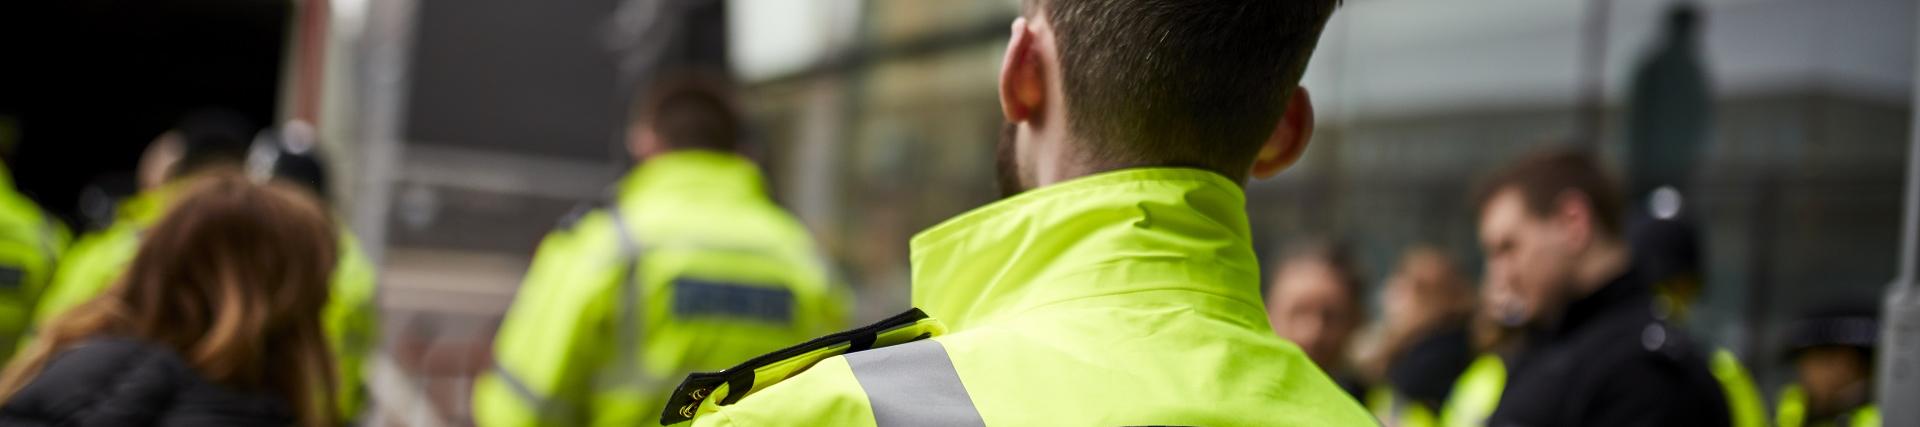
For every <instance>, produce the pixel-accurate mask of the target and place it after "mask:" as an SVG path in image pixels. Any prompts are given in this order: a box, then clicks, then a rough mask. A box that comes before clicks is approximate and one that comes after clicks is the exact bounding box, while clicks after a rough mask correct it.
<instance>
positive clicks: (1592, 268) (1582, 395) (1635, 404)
mask: <svg viewBox="0 0 1920 427" xmlns="http://www.w3.org/2000/svg"><path fill="white" fill-rule="evenodd" d="M1621 203H1622V201H1621V199H1620V196H1619V193H1618V191H1617V190H1615V187H1614V184H1613V183H1612V182H1610V181H1609V180H1608V178H1607V176H1606V175H1605V174H1604V173H1602V172H1601V170H1600V166H1599V164H1598V162H1597V161H1595V159H1594V158H1593V157H1592V156H1590V155H1588V154H1585V153H1582V152H1576V151H1545V152H1540V153H1535V154H1533V155H1529V156H1526V157H1523V158H1521V159H1520V160H1519V161H1518V162H1515V163H1513V164H1512V165H1510V166H1508V167H1507V168H1505V169H1503V170H1501V171H1499V172H1498V173H1497V174H1495V175H1494V176H1493V178H1492V179H1491V180H1490V181H1488V182H1487V184H1486V185H1485V186H1484V187H1483V188H1482V193H1481V197H1480V198H1479V200H1478V202H1477V206H1478V209H1479V212H1480V214H1479V226H1480V227H1479V228H1480V245H1481V248H1482V250H1484V251H1485V253H1486V269H1485V272H1486V275H1487V285H1488V286H1494V287H1500V288H1505V289H1509V290H1511V291H1513V292H1516V293H1518V294H1520V295H1521V298H1520V299H1521V300H1522V301H1526V303H1527V304H1528V305H1529V306H1528V307H1526V308H1525V311H1526V312H1528V313H1530V314H1529V315H1528V316H1526V317H1527V318H1529V319H1531V321H1530V322H1529V323H1528V324H1527V325H1526V327H1527V329H1528V330H1529V333H1530V334H1531V336H1529V337H1528V340H1527V342H1526V344H1525V347H1524V348H1523V349H1522V351H1521V353H1520V355H1519V356H1518V357H1517V358H1516V359H1515V360H1511V361H1510V363H1509V366H1510V369H1509V372H1510V376H1509V381H1508V383H1507V386H1506V391H1505V393H1504V394H1503V395H1502V397H1501V400H1500V405H1499V408H1498V409H1497V410H1495V412H1494V414H1493V417H1492V419H1491V420H1490V421H1489V425H1493V426H1548V425H1552V426H1622V425H1634V426H1652V425H1676V426H1724V425H1728V423H1729V420H1728V417H1727V415H1728V414H1727V411H1726V408H1727V404H1726V401H1725V399H1724V397H1723V396H1722V394H1721V391H1720V387H1719V384H1718V383H1717V382H1716V381H1715V379H1714V376H1713V374H1712V373H1711V371H1710V370H1709V369H1708V367H1707V357H1708V353H1707V352H1706V351H1704V350H1702V349H1700V348H1699V347H1698V346H1696V345H1695V344H1694V343H1692V342H1691V340H1690V339H1689V338H1688V336H1687V334H1686V333H1685V332H1684V331H1683V330H1681V329H1678V328H1671V327H1668V325H1666V324H1665V323H1664V322H1663V321H1661V320H1660V319H1658V318H1656V317H1655V316H1654V313H1653V310H1652V302H1651V298H1652V296H1651V292H1650V291H1649V287H1648V286H1647V285H1646V284H1645V282H1644V281H1645V280H1646V279H1644V278H1643V277H1641V276H1640V275H1639V274H1638V273H1637V272H1636V271H1635V269H1634V266H1633V264H1632V256H1631V254H1630V251H1629V250H1628V247H1627V243H1626V241H1625V239H1624V238H1623V236H1622V235H1621V226H1622V224H1621V223H1620V219H1619V216H1620V214H1621V213H1622V212H1624V210H1623V209H1621V208H1620V205H1621Z"/></svg>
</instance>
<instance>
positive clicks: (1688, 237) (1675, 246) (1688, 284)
mask: <svg viewBox="0 0 1920 427" xmlns="http://www.w3.org/2000/svg"><path fill="white" fill-rule="evenodd" d="M1668 191H1671V190H1668ZM1661 198H1662V197H1661V196H1655V199H1656V200H1655V201H1654V202H1652V203H1651V204H1652V205H1662V204H1665V203H1677V202H1678V201H1676V200H1659V199H1661ZM1674 209H1676V208H1674V207H1672V206H1655V207H1653V208H1652V209H1635V210H1634V212H1633V213H1631V214H1630V215H1629V216H1630V217H1631V218H1633V220H1632V223H1631V225H1629V227H1628V228H1629V230H1628V233H1629V236H1628V240H1629V246H1630V247H1631V250H1632V251H1633V257H1634V265H1635V266H1636V268H1637V273H1638V274H1639V275H1640V276H1641V277H1642V278H1643V279H1642V280H1643V282H1644V283H1645V285H1646V286H1649V287H1651V289H1650V291H1651V292H1652V294H1653V299H1652V301H1651V303H1652V304H1653V306H1652V307H1651V309H1652V312H1653V315H1654V317H1655V318H1658V319H1661V320H1663V321H1666V322H1667V323H1668V324H1669V325H1672V326H1674V327H1677V328H1683V329H1684V328H1686V327H1687V326H1689V323H1688V321H1689V320H1690V319H1691V318H1692V313H1693V310H1694V305H1695V304H1696V303H1697V302H1698V301H1700V299H1701V295H1702V293H1703V292H1705V287H1706V272H1705V271H1704V269H1703V268H1701V259H1703V258H1704V254H1702V250H1701V246H1702V242H1701V241H1700V231H1699V229H1698V227H1697V226H1695V225H1694V224H1693V222H1692V220H1691V219H1690V218H1691V217H1689V216H1685V215H1682V214H1680V213H1676V212H1678V211H1675V210H1674ZM1655 210H1657V211H1658V212H1653V211H1655ZM1699 345H1700V347H1701V348H1702V349H1710V351H1712V355H1711V356H1709V359H1708V367H1709V368H1710V369H1712V371H1713V376H1714V380H1715V381H1717V382H1718V383H1719V384H1720V391H1721V393H1722V394H1724V395H1725V396H1726V400H1727V405H1728V408H1727V409H1728V411H1729V412H1728V414H1729V416H1731V417H1732V422H1733V425H1734V426H1736V427H1763V426H1765V425H1767V412H1766V411H1767V409H1766V405H1767V404H1766V401H1765V400H1764V399H1763V398H1762V397H1761V396H1760V390H1759V388H1758V387H1757V386H1756V385H1755V384H1754V381H1753V376H1752V375H1751V374H1750V373H1748V371H1747V368H1746V365H1745V364H1742V363H1741V362H1740V358H1739V357H1738V356H1736V355H1735V354H1734V353H1733V350H1730V349H1728V348H1726V347H1722V346H1718V345H1712V344H1709V343H1708V342H1706V341H1705V340H1702V341H1701V342H1700V344H1699Z"/></svg>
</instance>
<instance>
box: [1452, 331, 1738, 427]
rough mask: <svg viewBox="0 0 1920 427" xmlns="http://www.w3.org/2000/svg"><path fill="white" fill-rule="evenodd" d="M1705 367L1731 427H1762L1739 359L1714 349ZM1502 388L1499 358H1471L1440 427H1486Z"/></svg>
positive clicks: (1503, 369) (1503, 364) (1502, 369)
mask: <svg viewBox="0 0 1920 427" xmlns="http://www.w3.org/2000/svg"><path fill="white" fill-rule="evenodd" d="M1708 367H1709V368H1710V369H1712V371H1713V376H1714V379H1716V380H1719V383H1720V389H1721V392H1723V393H1725V394H1726V398H1727V411H1728V415H1729V416H1728V417H1727V419H1728V420H1731V421H1732V422H1733V426H1734V427H1765V426H1766V425H1767V415H1766V404H1765V403H1762V402H1761V401H1760V392H1759V389H1757V388H1755V387H1754V385H1753V377H1752V376H1749V375H1748V374H1747V368H1746V367H1745V366H1743V365H1741V364H1740V358H1739V357H1736V356H1734V355H1733V352H1732V351H1729V350H1727V349H1724V348H1721V349H1715V350H1714V352H1713V359H1712V360H1711V361H1710V362H1709V366H1708ZM1506 387H1507V365H1506V362H1505V361H1502V360H1501V359H1500V356H1497V355H1493V354H1485V355H1481V356H1480V358H1478V359H1474V361H1473V364H1472V365H1470V366H1468V367H1467V371H1466V372H1463V373H1461V374H1460V379H1459V380H1456V381H1455V382H1454V386H1453V394H1452V395H1451V396H1452V397H1450V398H1448V399H1447V403H1446V408H1445V409H1444V410H1443V411H1442V413H1441V420H1442V421H1443V424H1444V425H1446V426H1447V427H1473V426H1484V425H1486V423H1487V417H1489V416H1492V415H1493V410H1494V408H1495V407H1496V406H1498V405H1499V404H1500V393H1501V392H1502V391H1504V390H1505V389H1506Z"/></svg>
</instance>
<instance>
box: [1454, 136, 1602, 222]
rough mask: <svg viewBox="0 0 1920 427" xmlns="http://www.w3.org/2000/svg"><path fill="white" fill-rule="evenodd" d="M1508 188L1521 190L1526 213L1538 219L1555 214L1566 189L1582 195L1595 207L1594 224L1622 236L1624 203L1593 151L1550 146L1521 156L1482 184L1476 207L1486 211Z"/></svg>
mask: <svg viewBox="0 0 1920 427" xmlns="http://www.w3.org/2000/svg"><path fill="white" fill-rule="evenodd" d="M1508 189H1513V190H1517V191H1519V194H1520V200H1521V203H1522V204H1523V205H1525V206H1526V210H1527V213H1528V214H1530V215H1533V216H1534V217H1536V218H1538V217H1545V216H1548V215H1552V214H1553V209H1554V203H1555V201H1557V200H1558V199H1559V197H1560V194H1562V193H1564V192H1567V191H1572V192H1574V193H1576V194H1579V195H1580V197H1584V198H1586V199H1587V206H1589V207H1591V208H1592V209H1593V212H1591V214H1592V216H1593V223H1594V226H1595V227H1598V228H1599V229H1600V230H1601V231H1602V232H1605V233H1606V234H1607V235H1608V236H1610V237H1613V238H1615V239H1619V238H1621V224H1620V216H1621V215H1622V213H1623V211H1622V206H1623V205H1624V204H1625V202H1624V201H1622V200H1621V198H1620V190H1619V188H1618V187H1617V186H1616V185H1615V184H1614V183H1613V179H1612V178H1610V177H1609V176H1608V175H1607V173H1606V172H1605V171H1603V170H1601V168H1600V161H1599V159H1598V158H1595V157H1594V155H1593V154H1592V153H1591V152H1588V151H1586V150H1580V149H1571V148H1551V149H1546V150H1541V151H1536V152H1532V153H1529V154H1526V155H1524V156H1521V157H1520V158H1519V159H1518V160H1515V161H1514V162H1512V163H1510V164H1508V165H1507V166H1506V167H1504V168H1502V169H1500V170H1498V171H1496V172H1495V173H1494V174H1493V175H1491V176H1489V177H1488V178H1487V179H1486V181H1484V182H1482V183H1481V184H1480V187H1479V189H1478V190H1477V191H1476V194H1475V196H1474V210H1475V211H1476V212H1483V213H1484V212H1485V210H1486V209H1487V203H1489V202H1492V201H1493V198H1494V196H1497V195H1499V194H1500V193H1501V192H1503V191H1506V190H1508Z"/></svg>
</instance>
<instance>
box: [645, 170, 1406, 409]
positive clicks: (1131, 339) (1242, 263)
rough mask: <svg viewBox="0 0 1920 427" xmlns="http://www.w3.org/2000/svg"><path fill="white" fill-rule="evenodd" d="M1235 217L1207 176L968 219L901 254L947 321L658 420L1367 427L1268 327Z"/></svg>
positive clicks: (1225, 186) (1155, 179) (811, 348)
mask: <svg viewBox="0 0 1920 427" xmlns="http://www.w3.org/2000/svg"><path fill="white" fill-rule="evenodd" d="M1245 205H1246V196H1245V194H1244V193H1243V191H1242V189H1241V187H1240V185H1239V184H1238V183H1235V182H1232V181H1230V180H1228V179H1227V178H1225V177H1223V176H1220V175H1218V174H1214V173H1211V172H1205V171H1200V170H1193V169H1174V168H1141V169H1128V170H1122V171H1116V172H1109V173H1104V174H1099V175H1095V176H1089V177H1083V178H1080V179H1076V180H1073V181H1070V182H1065V183H1060V184H1057V185H1051V186H1047V187H1043V188H1040V189H1036V190H1033V191H1030V192H1027V193H1026V194H1023V195H1020V196H1016V197H1013V198H1009V199H1006V200H1002V201H1000V202H997V203H994V204H991V205H988V206H986V207H982V208H980V209H976V210H974V211H973V212H970V213H967V214H965V215H961V216H959V217H956V218H954V219H952V220H949V221H947V222H946V223H943V224H941V225H938V226H935V227H933V228H932V229H929V230H927V231H925V232H923V233H921V234H920V235H918V236H915V237H914V238H913V241H912V251H913V252H912V255H911V261H912V263H913V273H912V274H913V283H914V284H913V286H914V289H913V302H914V304H915V305H916V306H918V307H920V309H924V310H925V313H927V314H930V315H931V316H932V317H933V318H936V319H942V320H944V323H941V322H935V321H933V320H931V319H922V318H921V317H924V316H920V315H919V310H915V311H912V312H909V313H908V314H905V315H902V317H899V318H895V319H891V320H890V321H889V322H883V323H882V324H880V325H876V326H873V327H868V328H863V329H860V330H855V331H850V332H848V333H843V334H837V335H834V336H829V337H825V338H822V339H820V340H817V341H814V342H810V343H808V344H807V345H803V346H799V347H794V348H790V349H787V350H782V351H780V352H777V353H774V354H770V355H767V356H763V357H762V358H759V359H755V360H753V361H750V362H748V363H745V364H742V365H740V366H736V367H734V368H731V369H728V370H726V371H721V372H716V373H710V374H696V375H694V376H692V377H689V378H688V380H687V381H686V382H685V383H682V386H681V387H680V388H679V389H678V391H677V392H676V393H675V395H674V400H673V401H671V402H669V403H668V406H667V407H666V408H663V411H662V414H661V415H662V419H661V421H662V422H663V423H669V424H671V423H679V422H685V421H688V420H689V418H691V420H692V421H693V424H695V425H702V426H726V425H754V426H757V425H807V426H812V425H832V426H901V425H1022V426H1025V425H1047V426H1053V425H1098V426H1115V425H1167V424H1171V425H1206V426H1235V425H1260V426H1266V425H1313V426H1370V425H1374V423H1375V422H1374V419H1373V417H1372V416H1370V415H1368V413H1367V411H1366V410H1365V409H1364V408H1362V407H1361V406H1360V404H1359V403H1358V402H1355V401H1354V399H1353V398H1352V397H1350V396H1348V395H1347V393H1346V392H1343V391H1341V389H1340V388H1339V387H1338V386H1335V385H1334V383H1333V381H1332V380H1331V379H1329V378H1328V377H1327V375H1326V374H1325V373H1323V372H1322V371H1321V370H1320V369H1319V368H1317V367H1315V366H1314V365H1313V363H1312V362H1311V361H1309V360H1308V359H1307V358H1306V356H1305V355H1304V353H1302V352H1301V351H1300V349H1299V348H1298V347H1296V346H1295V345H1293V344H1291V343H1288V342H1286V341H1284V340H1282V339H1280V338H1278V337H1276V336H1275V335H1274V334H1273V331H1272V329H1271V328H1270V327H1269V326H1268V325H1267V320H1266V312H1265V307H1264V304H1263V303H1262V301H1261V298H1260V279H1259V278H1260V273H1259V262H1258V260H1257V259H1256V257H1255V256H1254V253H1253V245H1252V234H1251V233H1250V232H1249V230H1248V225H1247V216H1246V211H1245V208H1246V206H1245ZM948 329H950V330H951V333H947V330H948ZM923 337H925V338H927V339H920V338H923ZM902 341H907V342H905V343H901V342H902ZM868 348H872V349H870V350H865V351H858V350H863V349H868Z"/></svg>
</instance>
